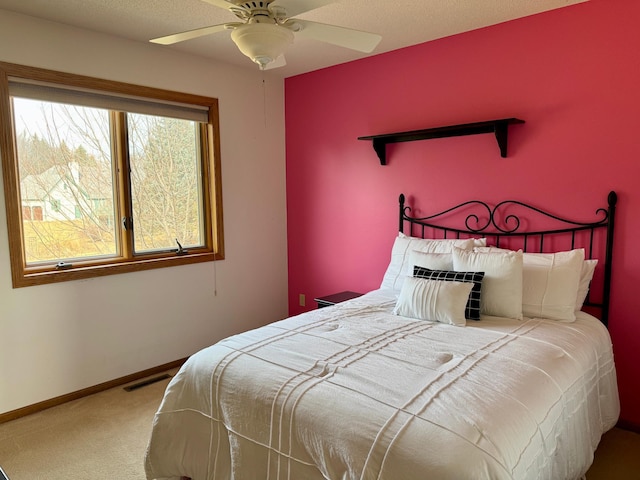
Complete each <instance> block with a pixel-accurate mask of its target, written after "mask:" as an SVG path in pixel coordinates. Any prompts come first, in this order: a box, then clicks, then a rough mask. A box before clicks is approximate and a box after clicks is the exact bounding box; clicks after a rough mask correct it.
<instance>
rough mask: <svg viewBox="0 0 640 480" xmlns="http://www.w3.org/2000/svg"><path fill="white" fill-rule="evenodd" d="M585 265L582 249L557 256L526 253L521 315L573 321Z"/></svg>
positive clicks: (560, 253) (556, 254)
mask: <svg viewBox="0 0 640 480" xmlns="http://www.w3.org/2000/svg"><path fill="white" fill-rule="evenodd" d="M583 264H584V249H582V248H581V249H576V250H571V251H568V252H557V253H525V254H524V256H523V267H522V289H523V291H522V314H523V315H524V316H526V317H534V318H548V319H550V320H558V321H564V322H573V321H574V320H575V319H576V316H575V309H576V301H577V300H576V299H577V295H578V285H579V282H580V274H581V271H582V265H583Z"/></svg>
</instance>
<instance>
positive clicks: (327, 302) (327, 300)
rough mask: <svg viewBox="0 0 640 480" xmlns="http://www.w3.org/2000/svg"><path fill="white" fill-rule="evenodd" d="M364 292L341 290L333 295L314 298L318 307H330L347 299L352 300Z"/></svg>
mask: <svg viewBox="0 0 640 480" xmlns="http://www.w3.org/2000/svg"><path fill="white" fill-rule="evenodd" d="M361 296H362V293H358V292H350V291H346V292H339V293H334V294H333V295H327V296H325V297H318V298H314V299H313V300H314V301H316V302H317V303H318V308H322V307H329V306H331V305H335V304H336V303H340V302H345V301H347V300H351V299H352V298H358V297H361Z"/></svg>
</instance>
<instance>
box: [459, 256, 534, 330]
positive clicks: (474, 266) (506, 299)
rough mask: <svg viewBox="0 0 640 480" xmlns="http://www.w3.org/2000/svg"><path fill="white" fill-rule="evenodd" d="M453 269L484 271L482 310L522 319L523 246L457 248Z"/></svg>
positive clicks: (487, 313) (497, 315) (500, 315)
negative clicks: (502, 249)
mask: <svg viewBox="0 0 640 480" xmlns="http://www.w3.org/2000/svg"><path fill="white" fill-rule="evenodd" d="M453 269H454V270H456V271H458V272H469V271H470V272H484V279H483V280H482V293H481V295H480V312H481V313H483V314H484V315H493V316H496V317H507V318H516V319H518V320H521V319H522V250H518V251H517V252H513V251H508V252H474V251H467V250H462V249H460V248H454V250H453Z"/></svg>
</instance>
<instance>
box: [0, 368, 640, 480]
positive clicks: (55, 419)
mask: <svg viewBox="0 0 640 480" xmlns="http://www.w3.org/2000/svg"><path fill="white" fill-rule="evenodd" d="M168 373H169V374H171V375H173V374H174V373H175V370H172V371H169V372H168ZM168 382H169V380H168V379H167V380H163V381H160V382H158V383H154V384H151V385H148V386H146V387H143V388H141V389H139V390H134V391H132V392H125V391H124V390H123V389H122V388H121V387H119V388H114V389H111V390H107V391H105V392H102V393H99V394H96V395H92V396H90V397H86V398H83V399H80V400H76V401H73V402H69V403H66V404H64V405H61V406H58V407H54V408H51V409H49V410H45V411H43V412H40V413H37V414H34V415H30V416H28V417H23V418H20V419H17V420H14V421H12V422H8V423H5V424H2V425H0V467H2V468H3V469H4V471H5V472H6V473H7V475H8V476H9V479H10V480H116V479H117V480H120V479H126V480H129V479H130V480H145V476H144V467H143V458H144V452H145V450H146V447H147V441H148V438H149V433H150V431H151V421H152V419H153V414H154V413H155V411H156V409H157V408H158V405H159V404H160V400H161V398H162V393H163V392H164V389H165V387H166V385H167V383H168ZM134 383H137V382H134ZM634 479H640V435H638V434H636V433H632V432H629V431H625V430H620V429H613V430H612V431H611V432H608V433H607V434H605V436H604V437H603V439H602V441H601V443H600V447H599V448H598V451H597V452H596V460H595V462H594V464H593V466H592V467H591V469H590V470H589V472H588V474H587V480H634ZM296 480H301V479H296Z"/></svg>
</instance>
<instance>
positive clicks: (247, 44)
mask: <svg viewBox="0 0 640 480" xmlns="http://www.w3.org/2000/svg"><path fill="white" fill-rule="evenodd" d="M231 39H232V40H233V41H234V43H235V44H236V45H237V46H238V49H240V51H241V52H242V53H243V54H244V55H246V56H247V57H249V58H250V59H251V60H252V61H253V62H255V63H257V64H258V66H259V67H260V69H261V70H264V68H265V67H266V66H267V65H268V64H269V63H271V62H273V61H274V60H275V59H276V58H278V57H279V56H280V55H282V54H283V53H284V51H285V50H286V48H287V47H288V46H289V45H291V44H292V43H293V32H292V31H291V30H289V29H288V28H286V27H282V26H280V25H277V24H271V23H251V24H245V25H240V26H238V27H236V28H234V30H233V31H232V32H231Z"/></svg>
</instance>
